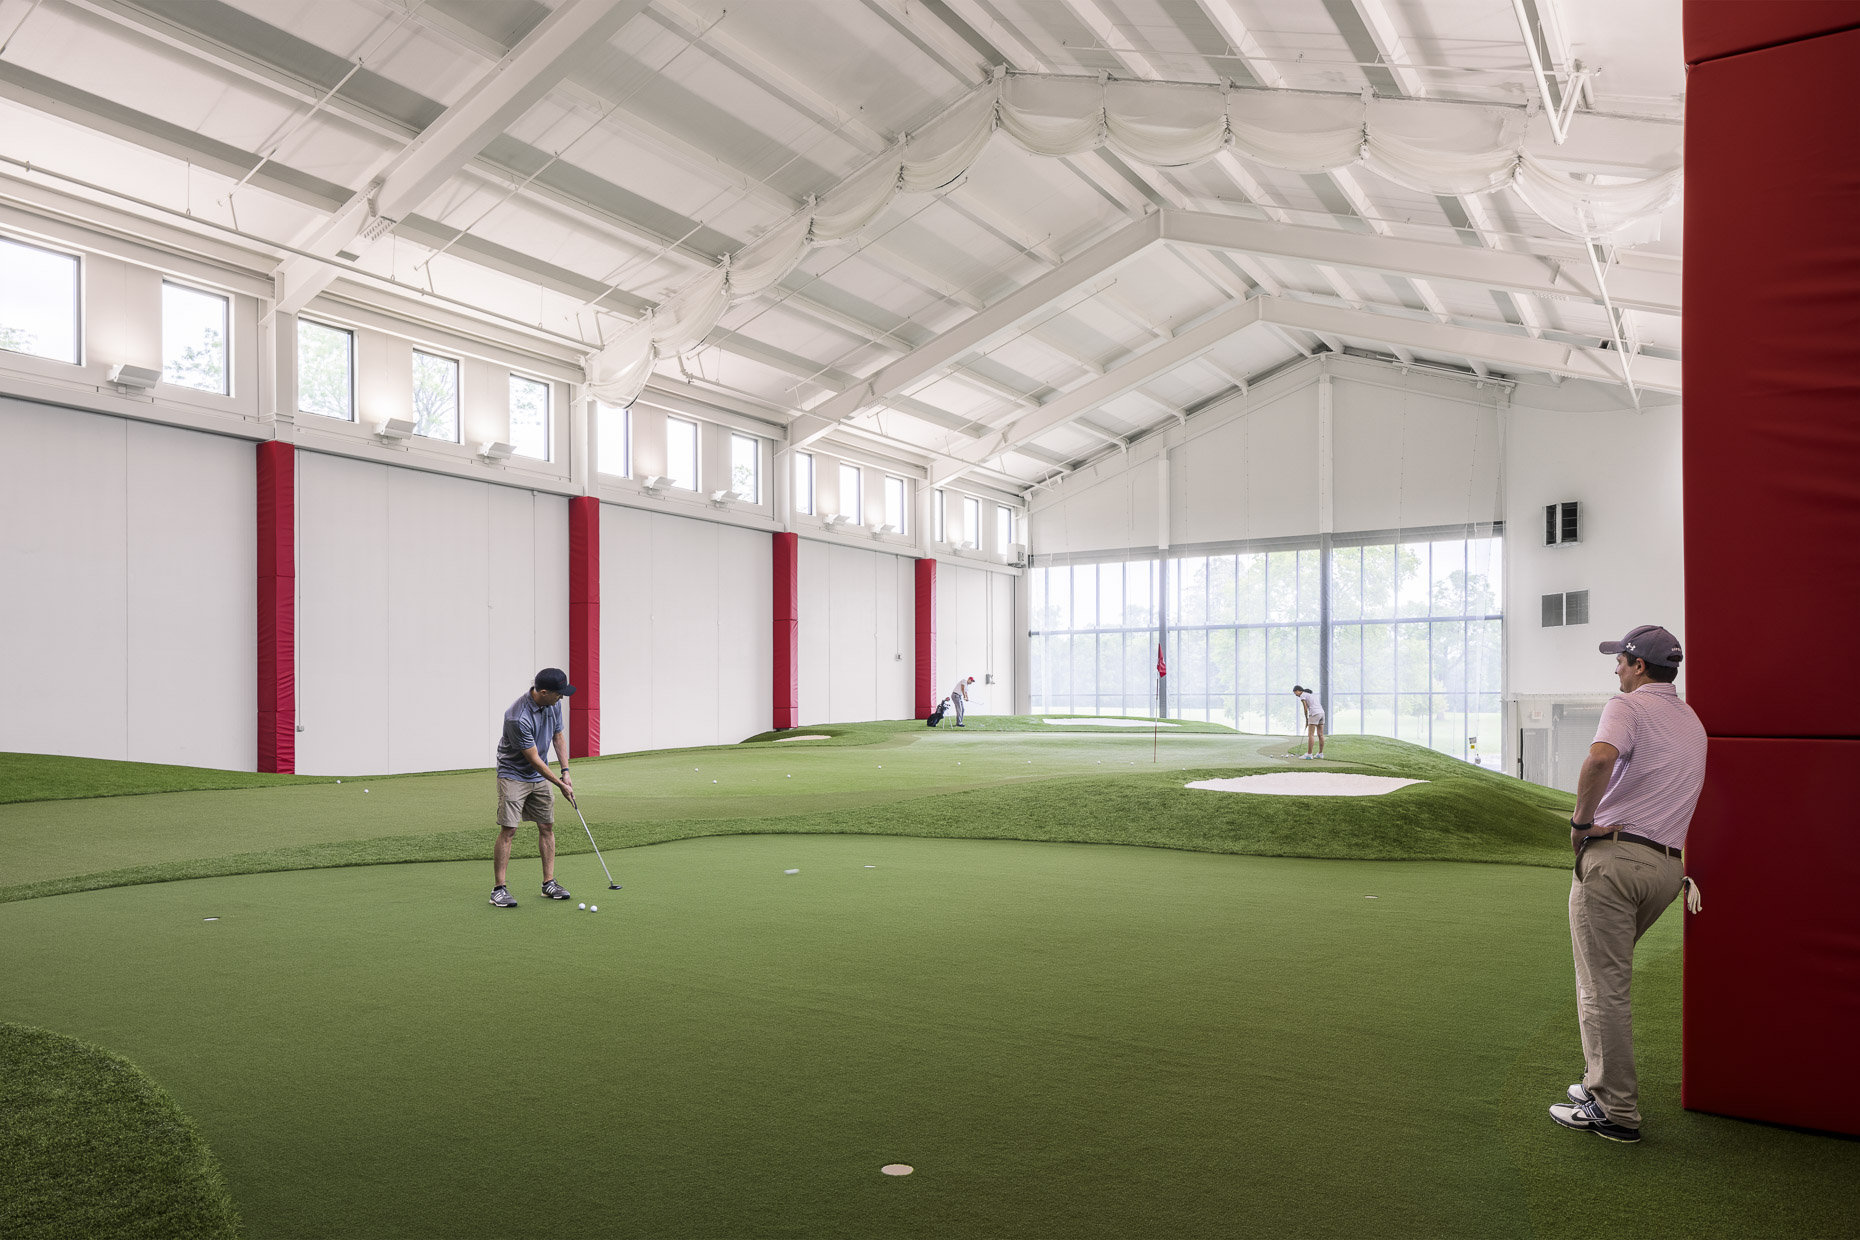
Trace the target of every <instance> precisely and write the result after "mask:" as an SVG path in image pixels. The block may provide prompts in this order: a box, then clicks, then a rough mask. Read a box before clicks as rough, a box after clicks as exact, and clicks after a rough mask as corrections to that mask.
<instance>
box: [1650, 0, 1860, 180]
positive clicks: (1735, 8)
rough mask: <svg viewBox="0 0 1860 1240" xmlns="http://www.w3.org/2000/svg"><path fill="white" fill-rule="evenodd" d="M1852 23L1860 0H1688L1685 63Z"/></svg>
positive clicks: (1858, 16)
mask: <svg viewBox="0 0 1860 1240" xmlns="http://www.w3.org/2000/svg"><path fill="white" fill-rule="evenodd" d="M1854 26H1860V0H1710V2H1709V3H1700V0H1688V3H1687V4H1686V63H1687V64H1691V65H1696V64H1699V63H1701V62H1703V61H1707V60H1716V59H1718V58H1719V57H1721V56H1735V55H1736V54H1738V53H1739V52H1753V51H1756V50H1757V49H1758V48H1763V47H1774V46H1776V45H1777V44H1780V43H1793V42H1795V41H1796V40H1798V39H1808V38H1813V37H1814V36H1816V35H1823V34H1832V33H1833V32H1835V31H1837V30H1845V29H1848V28H1850V27H1854ZM1688 179H1690V177H1689V176H1688Z"/></svg>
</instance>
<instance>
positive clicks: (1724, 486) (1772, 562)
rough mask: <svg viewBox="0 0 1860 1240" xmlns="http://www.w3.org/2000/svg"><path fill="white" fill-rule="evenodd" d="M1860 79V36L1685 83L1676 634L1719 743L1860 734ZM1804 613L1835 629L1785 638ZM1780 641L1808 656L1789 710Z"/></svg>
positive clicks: (1839, 37)
mask: <svg viewBox="0 0 1860 1240" xmlns="http://www.w3.org/2000/svg"><path fill="white" fill-rule="evenodd" d="M1764 7H1767V6H1763V5H1754V6H1752V5H1744V4H1739V3H1727V2H1725V0H1710V2H1709V3H1704V4H1699V3H1692V4H1688V5H1687V13H1688V19H1689V20H1690V15H1691V14H1692V12H1693V10H1703V11H1704V13H1705V14H1706V16H1708V17H1709V16H1711V15H1714V14H1720V13H1729V12H1736V11H1739V10H1743V9H1747V8H1764ZM1856 75H1860V31H1852V32H1849V33H1845V34H1836V35H1829V36H1826V37H1823V38H1815V39H1808V40H1806V41H1804V42H1799V43H1790V44H1786V45H1784V46H1781V47H1772V48H1767V49H1765V50H1762V51H1756V52H1750V53H1748V54H1745V55H1741V56H1732V57H1729V58H1728V59H1723V60H1714V61H1710V62H1708V63H1706V64H1702V65H1699V66H1698V67H1697V68H1695V69H1693V70H1692V72H1691V75H1690V76H1689V77H1688V79H1687V83H1686V207H1685V210H1686V266H1685V281H1686V289H1685V320H1684V329H1683V330H1684V350H1683V353H1684V357H1685V363H1684V365H1685V389H1686V398H1685V436H1684V438H1685V445H1684V460H1685V494H1686V513H1685V532H1686V539H1685V542H1686V560H1687V564H1686V568H1687V572H1686V594H1687V597H1686V625H1687V631H1686V632H1685V633H1682V634H1681V635H1680V636H1681V638H1682V639H1683V640H1684V641H1685V643H1686V697H1687V700H1688V701H1690V702H1691V703H1692V706H1693V708H1694V709H1696V710H1697V711H1698V712H1699V717H1700V718H1701V719H1703V720H1704V721H1705V727H1706V730H1707V731H1709V732H1710V733H1711V734H1712V735H1713V736H1860V718H1857V717H1856V705H1855V704H1856V702H1860V659H1856V658H1854V657H1853V652H1852V651H1851V650H1850V649H1849V646H1850V644H1851V643H1849V642H1847V641H1845V640H1841V639H1838V638H1836V637H1835V636H1834V631H1835V630H1837V629H1840V628H1843V627H1846V620H1845V617H1847V616H1849V615H1851V607H1852V600H1853V591H1854V583H1855V582H1856V581H1860V227H1856V226H1855V221H1856V220H1860V160H1855V159H1854V158H1852V157H1851V156H1850V155H1847V154H1835V153H1836V152H1849V151H1851V150H1852V149H1853V134H1854V133H1856V132H1860V92H1856V91H1855V90H1854V89H1853V80H1854V78H1855V76H1856ZM1731 279H1734V280H1735V283H1736V292H1735V293H1734V294H1731V293H1729V291H1728V290H1729V286H1728V285H1727V284H1726V281H1727V280H1731ZM1791 618H1793V621H1794V622H1807V624H1809V625H1810V626H1822V627H1823V629H1824V631H1825V632H1827V633H1828V636H1827V638H1826V639H1825V640H1824V641H1823V642H1822V644H1821V645H1820V646H1819V648H1817V647H1816V646H1814V645H1812V644H1810V645H1803V644H1802V643H1801V642H1799V641H1798V640H1796V639H1793V638H1790V637H1788V636H1786V634H1785V632H1783V631H1779V625H1785V624H1789V623H1791V622H1792V620H1791ZM1828 626H1832V628H1829V627H1828ZM1809 631H1813V629H1812V628H1811V629H1810V630H1809ZM1779 643H1782V644H1780V645H1779ZM1784 646H1786V647H1787V649H1788V654H1789V656H1790V657H1792V658H1798V659H1803V660H1806V661H1808V662H1809V663H1812V664H1813V665H1814V667H1815V673H1814V680H1815V690H1814V692H1813V693H1805V694H1800V695H1796V697H1795V699H1794V700H1791V701H1790V702H1789V703H1788V705H1787V706H1786V707H1785V706H1784V705H1783V704H1782V702H1781V700H1780V699H1779V698H1778V696H1777V687H1778V686H1777V676H1776V664H1775V659H1776V656H1777V654H1778V653H1779V652H1780V651H1781V650H1782V649H1783V648H1784Z"/></svg>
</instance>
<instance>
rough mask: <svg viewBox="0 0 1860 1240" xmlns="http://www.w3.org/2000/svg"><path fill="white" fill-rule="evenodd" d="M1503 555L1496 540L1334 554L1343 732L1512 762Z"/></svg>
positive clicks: (1336, 671) (1337, 725) (1334, 664)
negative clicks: (1507, 738)
mask: <svg viewBox="0 0 1860 1240" xmlns="http://www.w3.org/2000/svg"><path fill="white" fill-rule="evenodd" d="M1503 559H1504V554H1503V540H1502V539H1501V538H1499V537H1496V536H1493V537H1474V538H1465V537H1454V538H1438V539H1429V540H1426V541H1422V540H1413V541H1402V542H1378V543H1372V544H1368V545H1364V546H1340V547H1335V548H1333V549H1332V552H1331V599H1330V603H1331V606H1330V612H1331V616H1330V618H1331V673H1330V725H1331V730H1332V731H1333V732H1340V733H1341V732H1367V733H1371V734H1373V735H1376V736H1395V737H1399V738H1401V739H1402V740H1405V741H1413V742H1414V743H1415V744H1417V745H1426V746H1427V747H1428V748H1430V749H1437V750H1439V751H1440V752H1441V753H1447V754H1452V755H1454V756H1455V757H1459V758H1464V759H1466V760H1468V761H1471V762H1477V763H1479V764H1480V765H1482V766H1489V767H1492V768H1494V769H1497V768H1498V767H1499V766H1500V763H1501V761H1502V758H1503V753H1504V736H1503V734H1502V728H1503V715H1502V710H1503V707H1502V705H1501V695H1502V694H1503V692H1504V667H1505V654H1504V651H1505V634H1504V608H1503V602H1502V600H1503V599H1504V577H1503Z"/></svg>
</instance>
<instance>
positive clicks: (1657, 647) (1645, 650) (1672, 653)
mask: <svg viewBox="0 0 1860 1240" xmlns="http://www.w3.org/2000/svg"><path fill="white" fill-rule="evenodd" d="M1601 652H1602V653H1603V654H1624V655H1627V656H1628V657H1629V658H1630V659H1645V660H1646V661H1647V663H1648V665H1649V666H1652V667H1678V666H1679V662H1680V660H1681V659H1684V658H1685V657H1686V656H1685V655H1684V654H1682V653H1680V650H1679V639H1678V638H1677V637H1674V636H1673V635H1672V634H1671V633H1668V632H1667V631H1666V630H1665V629H1663V628H1661V627H1660V626H1659V625H1657V624H1643V625H1641V626H1640V627H1639V628H1637V629H1630V630H1629V631H1628V635H1627V636H1626V637H1624V638H1622V639H1621V640H1620V641H1618V642H1603V643H1602V644H1601Z"/></svg>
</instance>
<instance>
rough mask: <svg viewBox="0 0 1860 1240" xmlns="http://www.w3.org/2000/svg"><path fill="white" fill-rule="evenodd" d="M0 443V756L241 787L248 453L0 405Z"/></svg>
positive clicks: (251, 613) (248, 648) (127, 425)
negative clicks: (214, 771) (116, 766)
mask: <svg viewBox="0 0 1860 1240" xmlns="http://www.w3.org/2000/svg"><path fill="white" fill-rule="evenodd" d="M0 442H4V443H5V444H6V445H7V448H6V451H5V453H4V454H0V649H3V650H5V651H6V656H5V657H3V658H0V749H10V750H19V751H25V752H38V753H67V754H76V755H80V756H85V757H98V758H115V759H127V760H130V761H137V762H162V763H176V764H185V765H191V766H210V767H223V768H227V769H235V770H236V769H250V768H251V766H252V765H253V762H254V757H255V749H256V743H257V705H256V696H257V688H256V679H257V678H256V676H255V675H254V674H253V672H252V667H253V660H254V657H255V652H256V649H257V634H256V622H255V611H256V607H257V604H256V601H255V600H256V588H255V585H254V578H255V574H256V571H257V569H256V563H255V560H256V554H257V553H256V547H255V537H256V535H255V533H254V528H253V526H254V520H253V511H254V510H253V503H254V500H253V493H254V492H253V488H254V483H253V469H254V465H253V456H252V447H251V445H250V444H249V443H245V442H241V441H238V440H232V439H224V438H220V437H218V436H214V435H206V434H201V433H198V432H193V431H184V430H177V429H171V428H167V427H160V426H154V425H150V424H144V423H139V422H127V421H123V420H120V419H117V418H111V417H104V416H99V415H96V414H88V413H79V412H76V411H73V410H69V409H62V408H55V407H50V406H44V405H38V404H34V403H31V402H26V401H15V400H5V399H0ZM53 670H55V674H56V680H57V683H56V684H52V683H49V682H48V680H47V675H48V672H51V671H53ZM54 698H55V699H56V700H58V701H59V702H60V703H61V704H64V705H62V706H61V708H60V709H59V710H58V711H55V712H52V713H51V714H49V715H48V712H47V709H46V703H47V702H48V701H49V700H51V699H54ZM47 718H52V719H54V720H55V722H54V723H53V724H51V725H50V726H48V725H47V724H46V722H45V720H46V719H47Z"/></svg>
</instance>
